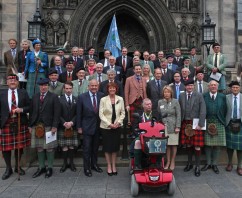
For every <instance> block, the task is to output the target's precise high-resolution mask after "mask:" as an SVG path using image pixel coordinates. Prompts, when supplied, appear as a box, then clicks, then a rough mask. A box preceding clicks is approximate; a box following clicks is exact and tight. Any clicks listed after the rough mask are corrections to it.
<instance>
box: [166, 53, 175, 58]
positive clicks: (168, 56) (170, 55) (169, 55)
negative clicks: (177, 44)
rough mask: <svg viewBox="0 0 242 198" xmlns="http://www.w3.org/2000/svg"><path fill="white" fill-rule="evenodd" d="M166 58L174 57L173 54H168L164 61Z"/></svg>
mask: <svg viewBox="0 0 242 198" xmlns="http://www.w3.org/2000/svg"><path fill="white" fill-rule="evenodd" d="M168 58H174V55H173V54H168V55H167V56H166V59H168Z"/></svg>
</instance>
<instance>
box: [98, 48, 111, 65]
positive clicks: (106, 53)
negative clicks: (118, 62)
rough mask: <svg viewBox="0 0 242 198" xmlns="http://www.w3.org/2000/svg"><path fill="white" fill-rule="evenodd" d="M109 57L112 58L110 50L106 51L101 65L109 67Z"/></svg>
mask: <svg viewBox="0 0 242 198" xmlns="http://www.w3.org/2000/svg"><path fill="white" fill-rule="evenodd" d="M109 56H111V52H110V51H109V50H105V51H104V59H102V60H100V61H99V63H102V64H103V67H107V66H109Z"/></svg>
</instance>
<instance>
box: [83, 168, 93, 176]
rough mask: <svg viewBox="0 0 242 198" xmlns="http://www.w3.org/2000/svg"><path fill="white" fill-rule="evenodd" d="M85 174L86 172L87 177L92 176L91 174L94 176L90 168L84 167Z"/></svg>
mask: <svg viewBox="0 0 242 198" xmlns="http://www.w3.org/2000/svg"><path fill="white" fill-rule="evenodd" d="M84 174H85V175H86V176H87V177H91V176H92V171H91V170H89V169H84Z"/></svg>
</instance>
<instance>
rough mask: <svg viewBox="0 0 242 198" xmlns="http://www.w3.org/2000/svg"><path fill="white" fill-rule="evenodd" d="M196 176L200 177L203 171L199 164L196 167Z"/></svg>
mask: <svg viewBox="0 0 242 198" xmlns="http://www.w3.org/2000/svg"><path fill="white" fill-rule="evenodd" d="M194 173H195V176H196V177H199V176H200V175H201V173H200V168H199V167H198V166H196V168H195V172H194Z"/></svg>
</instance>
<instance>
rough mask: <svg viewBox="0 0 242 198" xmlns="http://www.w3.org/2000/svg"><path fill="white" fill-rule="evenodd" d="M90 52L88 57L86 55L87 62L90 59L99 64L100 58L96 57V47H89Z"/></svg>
mask: <svg viewBox="0 0 242 198" xmlns="http://www.w3.org/2000/svg"><path fill="white" fill-rule="evenodd" d="M87 51H88V55H86V60H89V59H94V60H95V62H96V63H98V61H99V59H98V57H97V56H96V55H95V49H94V47H92V46H91V47H89V48H88V49H87Z"/></svg>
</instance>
